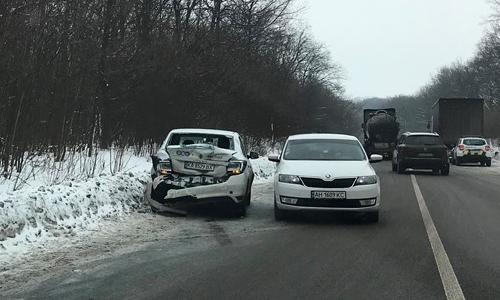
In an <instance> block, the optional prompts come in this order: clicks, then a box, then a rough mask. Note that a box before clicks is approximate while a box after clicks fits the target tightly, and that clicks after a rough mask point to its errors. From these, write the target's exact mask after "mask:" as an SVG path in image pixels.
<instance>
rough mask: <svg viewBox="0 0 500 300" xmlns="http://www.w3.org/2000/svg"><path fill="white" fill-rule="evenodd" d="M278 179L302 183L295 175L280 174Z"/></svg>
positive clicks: (285, 181)
mask: <svg viewBox="0 0 500 300" xmlns="http://www.w3.org/2000/svg"><path fill="white" fill-rule="evenodd" d="M279 181H280V182H284V183H291V184H302V182H301V181H300V178H299V176H295V175H285V174H280V175H279Z"/></svg>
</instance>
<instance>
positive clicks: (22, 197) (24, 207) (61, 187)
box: [0, 153, 276, 260]
mask: <svg viewBox="0 0 500 300" xmlns="http://www.w3.org/2000/svg"><path fill="white" fill-rule="evenodd" d="M103 156H104V157H110V155H109V153H104V154H103ZM124 160H125V161H126V164H125V165H124V167H123V168H122V169H123V170H124V171H122V172H118V173H115V174H111V172H110V171H109V168H107V167H106V166H104V167H102V168H101V170H100V173H99V175H97V176H95V177H93V178H88V179H82V178H81V177H80V176H79V175H78V174H75V176H73V177H70V178H71V179H67V180H64V181H62V182H61V183H57V184H54V185H48V184H47V182H46V181H44V180H43V179H41V178H43V176H44V175H46V174H44V173H43V172H39V173H38V176H37V177H38V178H37V179H36V180H35V179H33V180H31V181H29V182H28V183H27V184H26V185H25V186H24V187H23V188H22V189H20V190H17V191H12V189H11V188H10V187H11V185H9V182H3V183H1V184H0V260H2V259H6V258H7V257H6V256H10V255H15V254H20V253H24V252H26V251H28V250H29V249H30V248H32V247H33V246H40V245H43V244H44V243H45V242H50V241H53V240H60V239H64V238H65V237H71V236H75V235H78V234H80V233H86V232H89V231H91V230H95V229H96V228H98V227H99V224H100V223H102V221H103V220H106V219H110V218H114V217H118V218H120V217H124V216H127V215H128V214H130V213H131V212H134V211H137V210H138V209H144V203H143V195H144V185H145V184H146V183H147V181H148V180H149V171H150V168H151V162H150V159H149V158H146V157H139V156H135V155H133V154H132V153H126V155H125V158H124ZM106 163H108V164H109V162H106ZM252 166H253V170H254V173H255V181H254V182H255V183H256V184H259V183H266V182H269V181H271V180H272V178H273V175H274V172H275V168H276V167H275V163H272V162H270V161H268V159H267V157H262V158H259V159H256V160H252ZM46 176H49V175H46Z"/></svg>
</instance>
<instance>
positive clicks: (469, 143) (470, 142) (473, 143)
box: [464, 139, 486, 146]
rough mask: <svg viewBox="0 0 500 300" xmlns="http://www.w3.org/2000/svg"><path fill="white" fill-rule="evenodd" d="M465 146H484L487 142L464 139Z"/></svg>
mask: <svg viewBox="0 0 500 300" xmlns="http://www.w3.org/2000/svg"><path fill="white" fill-rule="evenodd" d="M464 145H467V146H484V145H486V141H485V140H483V139H464Z"/></svg>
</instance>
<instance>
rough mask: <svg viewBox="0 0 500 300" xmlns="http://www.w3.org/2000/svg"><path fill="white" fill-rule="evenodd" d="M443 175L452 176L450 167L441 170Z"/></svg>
mask: <svg viewBox="0 0 500 300" xmlns="http://www.w3.org/2000/svg"><path fill="white" fill-rule="evenodd" d="M441 175H444V176H448V175H450V166H449V165H448V166H446V167H443V168H442V169H441Z"/></svg>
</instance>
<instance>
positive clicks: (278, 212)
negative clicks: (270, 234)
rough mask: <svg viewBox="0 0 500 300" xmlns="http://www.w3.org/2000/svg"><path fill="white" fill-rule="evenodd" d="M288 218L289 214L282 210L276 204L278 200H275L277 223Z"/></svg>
mask: <svg viewBox="0 0 500 300" xmlns="http://www.w3.org/2000/svg"><path fill="white" fill-rule="evenodd" d="M286 217H287V212H286V211H284V210H283V209H280V208H279V207H278V205H277V204H276V200H274V219H275V220H276V221H284V220H285V219H286Z"/></svg>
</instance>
